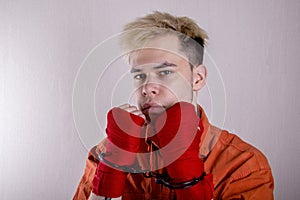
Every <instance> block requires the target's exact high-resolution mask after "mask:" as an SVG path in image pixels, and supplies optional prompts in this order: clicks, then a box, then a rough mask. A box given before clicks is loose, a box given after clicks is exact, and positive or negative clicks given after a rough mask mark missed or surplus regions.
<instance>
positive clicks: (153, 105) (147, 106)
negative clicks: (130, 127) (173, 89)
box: [142, 103, 163, 112]
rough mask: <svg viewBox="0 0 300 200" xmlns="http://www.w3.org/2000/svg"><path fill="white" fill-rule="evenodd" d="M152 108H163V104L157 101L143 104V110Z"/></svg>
mask: <svg viewBox="0 0 300 200" xmlns="http://www.w3.org/2000/svg"><path fill="white" fill-rule="evenodd" d="M152 108H163V106H161V105H159V104H157V103H145V104H143V105H142V112H146V111H148V110H149V109H152Z"/></svg>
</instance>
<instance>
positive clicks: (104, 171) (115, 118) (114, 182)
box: [92, 106, 145, 198]
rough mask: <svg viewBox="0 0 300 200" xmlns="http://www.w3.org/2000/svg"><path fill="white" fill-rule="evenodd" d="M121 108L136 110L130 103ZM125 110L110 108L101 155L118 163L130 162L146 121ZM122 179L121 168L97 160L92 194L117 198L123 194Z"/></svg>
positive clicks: (136, 149) (123, 180) (125, 164)
mask: <svg viewBox="0 0 300 200" xmlns="http://www.w3.org/2000/svg"><path fill="white" fill-rule="evenodd" d="M123 107H124V108H125V109H127V110H130V109H131V110H132V112H136V111H135V110H134V109H133V108H130V106H123ZM125 109H122V108H113V109H111V110H110V111H109V112H108V114H107V127H106V134H107V144H106V150H105V151H106V152H105V154H106V156H105V157H104V158H105V159H106V160H107V161H109V162H111V163H114V164H117V165H119V166H129V165H131V164H133V162H134V160H135V153H136V152H137V151H138V149H139V146H140V140H141V139H140V135H141V132H142V131H143V125H144V123H145V120H144V118H142V117H139V116H138V115H135V114H133V113H130V112H127V111H126V110H125ZM125 179H126V173H125V172H124V171H120V170H117V169H114V168H112V167H111V166H108V165H106V164H105V163H103V162H100V163H99V164H98V167H97V172H96V174H95V177H94V180H93V182H92V184H93V193H94V194H96V195H100V196H104V197H112V198H113V197H119V196H121V195H122V193H123V190H124V185H125Z"/></svg>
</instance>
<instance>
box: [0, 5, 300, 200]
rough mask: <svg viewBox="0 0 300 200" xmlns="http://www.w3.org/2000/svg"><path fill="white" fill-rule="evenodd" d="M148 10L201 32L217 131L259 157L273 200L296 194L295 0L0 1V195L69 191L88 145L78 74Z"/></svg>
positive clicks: (299, 181) (299, 114) (59, 195)
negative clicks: (78, 112) (219, 100)
mask: <svg viewBox="0 0 300 200" xmlns="http://www.w3.org/2000/svg"><path fill="white" fill-rule="evenodd" d="M154 10H160V11H167V12H170V13H173V14H176V15H186V16H189V17H191V18H193V19H195V20H196V21H197V22H198V24H200V26H202V27H203V28H204V29H205V30H206V31H207V32H208V34H209V37H210V40H209V43H208V48H207V52H209V55H210V56H211V58H213V61H214V63H215V65H217V66H218V69H219V72H220V75H221V77H222V80H223V83H224V88H225V94H226V101H225V105H226V116H225V121H224V128H225V129H227V130H229V131H231V132H234V133H236V134H237V135H239V136H240V137H241V138H243V139H244V140H245V141H247V142H249V143H251V144H253V145H254V146H256V147H257V148H259V149H260V150H261V151H262V152H264V154H265V155H266V156H267V158H268V160H269V162H270V165H271V168H272V170H273V175H274V179H275V197H276V199H297V198H298V197H299V196H300V190H299V185H300V177H299V172H298V170H299V165H300V156H299V152H300V151H299V150H300V148H299V142H300V141H299V139H300V136H299V135H300V120H299V119H300V106H299V105H300V104H299V100H298V99H299V98H300V93H299V84H298V79H299V78H298V77H299V75H300V67H299V66H300V56H299V55H298V54H299V52H300V36H299V34H300V25H299V21H298V20H299V19H300V1H296V0H292V1H284V0H277V1H267V0H265V1H260V0H254V1H253V0H252V1H238V0H236V1H234V0H228V1H219V2H217V1H208V0H207V1H204V0H190V1H185V2H184V1H179V0H164V1H158V0H152V1H140V0H130V1H129V0H128V1H121V0H119V1H116V0H98V1H96V0H90V1H79V0H72V1H70V0H69V1H58V0H48V1H34V0H28V1H16V0H10V1H4V0H1V1H0V199H5V200H11V199H23V200H26V199H28V200H32V199H44V200H47V199H49V200H50V199H51V200H52V199H71V198H72V196H73V194H74V192H75V189H76V186H77V184H78V182H79V180H80V178H81V176H82V174H83V170H84V165H85V159H86V155H87V148H89V147H90V145H86V144H84V142H82V139H81V137H80V136H79V134H78V131H77V129H76V127H75V123H74V119H73V110H72V92H73V85H74V81H75V78H76V74H77V73H78V70H79V69H80V66H81V64H82V62H83V60H84V59H85V58H86V56H87V55H88V53H89V52H90V51H91V50H92V49H93V48H94V47H95V46H96V45H98V44H99V43H101V42H102V41H104V40H105V39H107V38H109V37H110V36H112V35H114V34H116V33H119V32H120V31H121V29H122V26H123V25H124V24H126V23H127V22H129V21H131V20H133V19H135V18H136V17H139V16H143V15H145V14H147V13H149V12H151V11H154ZM205 59H206V60H207V61H208V59H207V58H205ZM209 73H210V72H208V74H209ZM208 78H209V77H208ZM108 81H109V80H108ZM110 81H111V82H110V83H107V84H113V83H114V80H110ZM83 95H84V94H83ZM199 101H200V103H201V97H199ZM99 102H100V101H99ZM206 104H207V103H206ZM204 107H205V105H204ZM207 107H209V105H208V104H207ZM207 109H208V110H210V108H207ZM209 113H210V112H208V114H209ZM213 122H214V121H213ZM97 142H98V140H96V141H94V144H96V143H97Z"/></svg>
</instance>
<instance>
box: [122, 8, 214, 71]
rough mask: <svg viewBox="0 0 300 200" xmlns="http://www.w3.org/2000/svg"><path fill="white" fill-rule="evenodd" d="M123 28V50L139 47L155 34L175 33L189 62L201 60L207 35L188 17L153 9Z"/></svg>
mask: <svg viewBox="0 0 300 200" xmlns="http://www.w3.org/2000/svg"><path fill="white" fill-rule="evenodd" d="M123 30H124V32H125V33H126V34H124V35H123V37H122V38H121V45H122V48H123V51H125V52H127V51H131V50H134V49H139V48H141V47H143V45H144V44H145V43H146V42H147V41H149V40H151V39H153V38H155V37H157V36H162V35H166V34H176V35H177V36H178V39H179V42H180V44H181V49H180V50H181V51H182V52H183V53H185V54H186V56H187V57H188V59H189V61H190V63H192V64H193V65H199V64H202V62H203V48H204V46H205V43H206V40H207V39H208V36H207V34H206V32H205V31H204V30H203V29H201V28H200V27H199V26H198V25H197V23H196V22H195V21H194V20H192V19H190V18H188V17H177V16H173V15H171V14H169V13H162V12H159V11H155V12H153V13H152V14H148V15H146V16H144V17H140V18H138V19H136V20H135V21H133V22H130V23H128V24H127V25H125V27H124V29H123Z"/></svg>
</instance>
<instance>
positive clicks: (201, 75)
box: [193, 64, 207, 91]
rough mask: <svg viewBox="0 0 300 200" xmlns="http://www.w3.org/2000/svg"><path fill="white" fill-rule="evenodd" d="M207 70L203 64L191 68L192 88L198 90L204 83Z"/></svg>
mask: <svg viewBox="0 0 300 200" xmlns="http://www.w3.org/2000/svg"><path fill="white" fill-rule="evenodd" d="M206 76H207V70H206V67H205V66H204V65H202V64H201V65H198V66H197V67H194V68H193V90H194V91H199V90H200V89H201V88H203V87H204V86H205V84H206Z"/></svg>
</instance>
